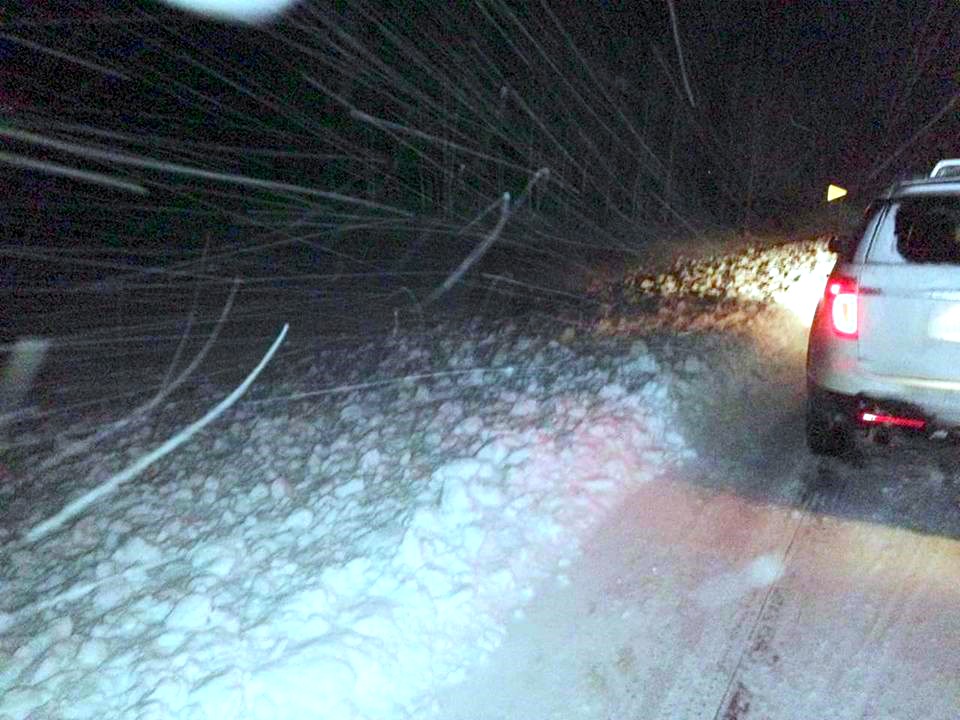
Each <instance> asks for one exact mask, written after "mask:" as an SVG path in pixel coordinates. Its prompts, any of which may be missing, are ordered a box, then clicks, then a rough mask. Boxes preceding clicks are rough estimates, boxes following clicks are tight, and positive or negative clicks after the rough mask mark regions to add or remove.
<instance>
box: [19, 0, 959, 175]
mask: <svg viewBox="0 0 960 720" xmlns="http://www.w3.org/2000/svg"><path fill="white" fill-rule="evenodd" d="M512 5H513V6H514V7H515V8H517V12H518V14H519V15H524V14H528V15H529V16H530V17H534V16H536V18H537V19H538V24H537V25H536V26H537V27H543V24H542V17H541V15H542V12H541V11H540V10H539V9H537V7H536V5H535V4H533V3H530V4H528V3H512ZM414 6H416V7H418V8H419V11H418V12H417V13H411V12H410V11H409V10H408V9H407V8H409V7H411V6H408V5H403V4H383V5H375V7H378V8H380V7H382V8H389V10H385V12H386V13H387V14H390V15H391V16H393V17H398V18H404V17H406V18H408V19H407V20H406V22H407V24H408V29H409V30H410V32H411V33H412V34H413V35H414V36H417V34H418V33H420V32H421V31H422V30H423V31H424V32H427V31H426V30H424V29H423V28H419V27H417V26H416V25H415V24H414V23H413V21H411V20H409V18H410V17H421V13H422V12H423V8H424V7H425V6H423V5H422V4H414ZM5 7H6V11H5V12H4V13H3V15H2V16H0V17H2V19H0V32H5V33H9V34H10V35H13V36H16V37H18V38H22V39H24V40H26V41H28V42H30V41H36V42H41V43H43V44H44V45H46V46H48V47H53V48H54V49H56V47H57V46H58V44H59V43H61V42H62V43H63V45H64V46H68V47H69V48H70V50H71V51H72V52H79V51H81V50H85V51H86V52H87V54H86V55H85V57H89V58H95V59H97V60H98V61H101V62H103V63H104V64H109V65H112V66H117V67H120V68H130V70H131V73H132V74H138V75H142V74H143V73H146V74H148V75H149V73H150V70H149V68H151V67H153V68H158V67H159V68H161V69H163V68H168V67H169V68H172V67H173V66H172V65H169V64H168V62H167V61H166V60H158V57H159V56H158V55H157V53H156V52H155V51H154V50H152V49H151V38H155V37H157V34H158V32H157V30H156V25H155V24H151V23H145V24H143V25H137V24H131V23H128V22H123V23H113V22H108V21H106V20H109V19H111V18H116V17H124V18H133V19H137V18H138V17H140V16H139V15H138V12H139V10H140V9H141V8H148V9H149V12H150V13H151V14H152V16H153V17H154V18H155V19H156V18H159V19H160V21H161V24H168V25H169V27H172V28H174V29H176V32H177V33H178V34H179V35H180V37H181V38H182V41H183V42H184V43H189V42H194V43H195V46H194V47H195V48H196V47H200V48H202V49H203V50H206V51H211V52H212V53H213V55H214V56H215V57H218V58H223V57H231V58H233V59H234V63H235V64H240V65H242V66H244V67H245V68H248V73H249V74H248V77H251V78H254V79H256V80H257V81H258V82H264V83H267V84H269V85H270V86H271V87H272V88H274V89H276V90H277V92H279V93H280V94H281V95H282V93H283V92H284V90H283V88H284V86H286V87H287V92H289V93H291V96H296V95H299V96H304V95H305V94H306V93H307V89H305V88H304V87H303V86H302V85H300V84H299V83H298V82H294V81H293V80H290V82H287V80H288V79H289V78H287V79H285V78H284V77H283V74H284V73H285V72H292V71H291V70H284V69H283V68H282V67H281V66H280V65H279V64H278V63H277V62H276V61H274V60H267V59H265V58H264V57H263V56H262V52H263V49H264V48H265V47H268V46H269V45H270V42H271V41H270V40H269V39H265V38H264V36H263V34H262V33H260V32H258V31H256V32H255V31H249V30H245V29H242V28H234V27H226V26H223V25H220V24H217V23H206V22H202V21H198V20H194V19H188V18H185V17H184V16H182V15H180V14H179V13H178V12H177V11H173V10H168V9H166V8H161V7H158V6H157V5H155V4H153V3H147V2H143V3H129V2H125V3H122V2H103V3H92V2H75V3H55V2H50V3H43V2H39V3H38V2H23V3H21V5H20V6H19V7H17V6H16V5H15V4H14V5H11V4H9V3H7V4H5ZM457 7H458V6H457V5H456V4H454V5H452V6H447V12H448V13H450V14H456V13H457V12H458V10H457ZM552 7H553V8H555V11H556V12H557V14H558V15H559V16H560V19H561V21H562V22H563V24H564V26H565V27H566V29H567V30H568V31H569V32H570V34H571V35H572V36H573V38H574V39H575V41H576V43H577V44H578V46H579V47H581V48H582V49H583V52H584V55H586V56H587V57H588V58H589V59H590V61H591V63H592V64H593V65H594V67H595V68H596V70H597V74H598V76H599V77H601V78H604V79H605V81H607V82H610V83H611V84H614V83H615V82H619V83H620V85H621V86H622V87H625V88H627V90H630V89H633V91H634V94H633V95H631V94H629V93H627V95H626V96H625V98H624V100H623V102H624V103H627V104H628V105H629V104H630V103H639V102H641V101H649V100H650V98H649V93H650V88H658V92H660V93H666V94H668V95H670V94H673V92H672V90H670V86H669V85H667V84H660V85H656V83H655V77H656V76H660V75H662V69H661V68H660V67H659V66H658V65H657V64H656V63H655V62H653V60H652V59H651V48H656V49H657V51H658V52H659V53H660V57H662V58H663V59H665V61H666V62H667V63H668V64H669V66H670V68H671V72H673V73H675V80H676V77H677V76H676V70H677V62H676V59H677V55H676V49H675V46H674V42H673V36H672V33H671V30H670V21H669V14H668V12H667V4H666V3H665V2H628V1H627V0H605V1H603V0H599V1H598V0H592V1H591V2H583V3H576V4H574V3H568V2H553V3H552ZM676 8H677V13H678V17H679V22H680V32H681V37H682V43H683V49H684V53H685V56H686V61H687V67H688V70H689V77H690V81H691V85H692V89H693V93H694V96H695V98H696V102H697V107H696V109H695V111H694V116H695V117H696V119H697V121H698V122H699V123H701V124H702V126H704V127H708V128H709V130H708V131H707V132H708V134H709V135H710V136H711V137H712V141H713V142H716V143H717V144H718V146H723V147H724V150H723V151H722V152H719V153H715V154H713V155H711V160H710V162H713V163H730V164H739V163H740V162H741V160H742V155H738V154H737V152H738V151H737V150H736V147H737V146H738V143H740V145H743V142H742V139H743V137H744V136H745V135H746V134H749V132H751V128H756V127H760V128H761V129H762V132H763V133H764V135H765V137H766V142H768V143H773V144H781V145H782V146H783V148H784V152H785V153H787V154H785V155H784V157H785V158H786V160H785V162H791V161H795V162H797V163H798V164H800V163H803V164H805V165H806V166H808V167H809V168H810V172H811V173H813V174H815V175H816V177H810V178H809V182H810V183H811V184H814V183H819V182H821V180H822V179H823V178H826V177H844V178H848V180H849V182H851V183H853V184H857V183H858V182H859V183H865V182H866V180H867V176H868V174H869V173H870V172H871V171H874V172H875V174H878V181H879V182H881V183H883V182H886V181H887V180H889V179H890V177H891V176H893V175H895V174H897V173H900V172H904V171H907V170H909V169H912V168H915V167H917V166H919V167H920V169H922V168H923V167H925V166H927V165H929V163H930V162H932V161H933V160H934V159H936V157H938V156H939V155H941V154H943V153H953V154H960V147H957V145H958V136H960V123H958V119H957V112H956V109H954V110H953V111H952V112H950V113H947V115H946V116H945V117H944V118H943V119H942V120H941V121H940V122H939V123H937V124H936V125H935V126H934V127H933V128H932V129H931V131H930V132H929V133H927V134H925V135H924V136H923V137H921V138H920V139H919V140H917V141H916V142H915V143H914V144H912V145H911V146H910V148H909V149H908V151H906V152H905V153H904V154H903V155H902V156H901V157H900V158H899V159H898V160H897V161H895V162H891V163H890V164H889V165H888V166H885V167H884V169H883V170H882V171H881V172H879V173H877V168H878V166H880V165H881V163H882V162H883V161H884V159H885V158H888V157H889V156H890V155H891V154H892V153H893V151H894V150H896V149H897V148H899V147H900V146H901V145H902V144H903V143H904V142H906V141H907V140H908V139H909V138H910V137H911V135H912V134H913V133H914V132H915V131H916V130H917V128H918V127H919V126H921V125H922V124H923V123H925V122H927V121H928V120H929V119H930V118H931V117H932V116H933V115H934V114H935V113H936V112H937V111H938V110H940V109H941V108H942V107H943V106H944V104H945V103H946V102H947V100H948V99H949V97H951V95H953V94H955V93H956V92H957V70H956V69H957V67H958V64H960V35H958V33H956V32H955V29H956V28H957V27H960V3H956V2H954V1H953V0H939V1H934V2H912V1H897V2H888V1H886V0H883V1H882V2H881V1H878V2H842V3H837V2H832V1H831V0H827V1H824V2H818V1H808V2H788V1H786V0H781V1H778V2H686V1H684V0H677V2H676ZM80 19H82V20H84V21H85V22H82V23H81V22H78V20H80ZM401 22H403V20H401ZM418 22H420V20H418ZM474 27H475V26H474ZM140 28H146V29H145V30H143V31H141V30H140ZM439 32H441V33H443V32H446V31H445V30H443V29H440V30H439ZM457 32H459V33H461V34H462V33H463V32H464V30H463V28H461V29H460V30H458V31H457ZM142 35H146V36H147V39H144V38H143V37H142ZM169 37H170V36H166V42H168V43H169ZM450 37H452V36H450ZM462 39H463V38H461V40H462ZM544 41H545V42H546V41H547V39H546V38H545V39H544ZM553 41H554V42H556V40H555V39H553ZM185 47H186V45H185ZM271 50H272V51H275V52H276V51H277V48H276V46H274V47H272V48H271ZM191 52H193V51H191ZM505 64H506V65H511V63H510V62H509V61H507V62H506V63H505ZM512 66H513V67H512V71H513V72H517V73H522V71H523V70H522V67H519V66H518V65H517V63H512ZM0 68H2V69H0V93H2V94H0V98H2V101H3V103H4V104H5V106H6V107H8V108H12V109H13V111H14V115H16V114H17V112H18V111H19V112H23V111H24V110H31V111H34V112H36V111H39V112H41V113H44V114H46V115H47V116H54V117H57V118H61V119H74V118H76V119H83V121H85V122H88V123H91V124H100V125H102V126H105V127H109V128H110V129H113V130H122V129H124V128H129V127H131V124H139V126H140V127H141V128H142V129H146V130H148V131H149V130H150V128H151V127H171V123H173V122H174V121H173V120H172V119H175V121H176V123H175V124H179V127H180V128H181V129H180V131H181V132H187V131H189V132H196V133H198V134H202V135H204V136H205V137H208V138H211V139H226V138H229V137H231V133H232V131H231V130H230V129H229V123H228V122H227V123H224V125H223V126H222V127H216V126H215V125H216V123H215V122H212V121H211V120H210V116H209V114H208V115H206V116H204V117H201V116H200V115H199V114H196V115H194V111H193V110H191V109H190V108H189V103H186V104H183V105H181V106H178V101H176V100H174V99H173V97H172V95H170V94H167V95H166V96H165V97H164V96H162V95H163V93H161V92H159V91H158V90H157V89H156V88H154V89H149V88H146V87H144V86H143V85H142V84H141V83H139V82H137V81H135V82H133V83H132V84H131V83H129V82H121V81H119V80H117V79H114V78H109V77H104V76H103V75H98V74H97V73H92V72H90V71H88V70H86V69H84V68H81V67H78V66H77V65H75V64H71V63H64V62H63V61H61V60H58V59H56V58H51V57H50V56H49V55H45V54H43V53H38V52H37V51H36V50H33V49H31V48H29V47H26V46H25V45H24V44H20V43H14V42H11V41H10V40H9V39H8V40H3V39H2V38H0ZM182 71H183V68H182V67H180V68H177V70H176V72H178V73H181V74H179V75H178V77H179V79H181V80H183V81H184V82H185V83H187V84H191V83H192V84H193V85H194V86H195V87H196V88H198V89H201V90H202V91H204V92H209V93H213V94H216V93H218V92H220V91H221V90H222V87H221V88H219V89H218V88H217V87H216V83H214V82H212V81H211V80H210V78H209V77H207V78H204V77H203V76H202V74H200V73H193V74H191V73H186V74H182ZM278 76H279V79H278ZM311 92H313V91H311ZM640 93H647V94H648V96H647V97H646V98H638V94H640ZM176 94H178V95H180V97H184V94H183V92H181V91H177V93H176ZM78 98H79V99H80V100H79V101H78ZM308 99H309V101H310V102H311V103H315V102H318V101H317V100H316V99H315V98H312V97H309V98H308ZM673 100H682V98H672V99H671V101H673ZM681 105H682V103H678V104H677V105H676V109H675V110H673V112H680V111H681ZM81 107H83V108H84V109H83V110H82V111H81V110H80V108H81ZM683 111H684V112H686V110H683ZM148 115H149V116H151V117H148ZM191 118H192V119H191ZM730 148H734V150H731V149H730ZM742 149H743V148H741V150H742ZM689 152H691V153H694V154H695V153H697V152H699V150H698V149H697V148H689ZM789 153H793V154H794V156H793V157H792V158H791V156H790V155H789Z"/></svg>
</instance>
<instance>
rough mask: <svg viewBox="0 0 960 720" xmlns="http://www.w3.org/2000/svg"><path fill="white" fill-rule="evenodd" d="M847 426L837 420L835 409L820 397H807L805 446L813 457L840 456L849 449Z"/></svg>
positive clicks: (850, 439)
mask: <svg viewBox="0 0 960 720" xmlns="http://www.w3.org/2000/svg"><path fill="white" fill-rule="evenodd" d="M851 444H852V437H851V432H850V427H849V424H848V423H846V422H844V421H843V420H841V419H838V414H837V410H836V408H834V407H833V406H832V404H831V403H830V402H828V401H826V400H824V399H823V398H822V397H818V396H817V395H816V394H814V393H810V394H809V395H808V397H807V446H808V447H809V448H810V451H811V452H812V453H813V454H814V455H834V456H835V455H842V454H843V453H844V452H846V451H847V450H849V449H850V446H851Z"/></svg>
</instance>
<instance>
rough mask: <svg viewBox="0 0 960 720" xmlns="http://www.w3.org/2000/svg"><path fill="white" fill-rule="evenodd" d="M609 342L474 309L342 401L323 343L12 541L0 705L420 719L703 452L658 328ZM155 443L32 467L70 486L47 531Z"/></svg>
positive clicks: (404, 347)
mask: <svg viewBox="0 0 960 720" xmlns="http://www.w3.org/2000/svg"><path fill="white" fill-rule="evenodd" d="M566 337H567V339H570V336H569V335H568V336H566ZM573 342H574V344H576V339H575V338H574V339H573ZM598 350H602V348H601V347H600V346H597V347H594V348H593V350H592V351H590V352H586V351H584V350H583V349H582V348H581V349H579V350H578V349H576V348H575V347H572V346H571V344H568V343H563V342H559V341H557V340H549V339H547V338H544V337H533V336H530V335H526V334H524V333H521V332H520V331H518V329H517V328H515V327H512V326H509V325H508V326H499V327H498V328H496V329H494V330H492V331H485V330H483V326H482V325H481V324H480V323H475V324H473V325H470V326H469V327H466V328H462V327H461V328H459V329H457V328H442V329H439V330H438V331H437V333H436V334H434V335H427V336H423V337H420V338H409V339H408V338H399V339H397V340H396V341H393V342H389V343H388V344H387V345H386V346H370V347H366V348H361V349H360V353H359V354H360V356H364V355H368V356H369V355H370V354H371V353H374V352H381V353H384V355H383V360H382V361H381V362H380V363H379V366H378V367H377V368H376V371H375V374H376V378H377V379H380V380H384V379H387V378H389V380H387V381H384V382H374V383H371V384H369V385H368V386H366V387H358V388H356V389H353V390H348V389H341V390H340V391H339V392H329V391H328V390H329V388H330V384H329V383H328V382H327V377H326V374H325V373H324V371H323V370H322V369H323V368H324V367H327V366H331V365H334V364H337V362H338V359H337V358H335V357H329V356H327V355H325V354H323V353H321V354H320V355H319V356H318V357H316V358H315V359H314V360H313V361H312V362H311V363H310V364H309V365H308V366H307V367H306V368H305V369H304V366H303V365H302V364H299V365H296V366H294V367H288V368H287V370H288V375H287V377H286V378H280V377H278V376H277V375H275V376H274V377H273V380H272V382H273V386H272V387H274V388H276V389H277V394H278V395H282V397H280V398H271V397H270V393H269V392H261V393H260V396H261V399H260V400H253V401H251V402H249V403H247V404H246V405H245V406H241V407H240V409H239V410H237V411H236V412H234V413H232V414H231V415H230V417H229V418H226V419H224V420H223V422H221V423H220V425H219V426H218V427H217V429H216V430H214V431H211V432H208V433H207V434H206V435H205V436H203V437H202V439H200V440H199V441H197V442H195V443H193V444H192V445H190V446H188V447H187V448H186V449H184V450H182V451H181V452H179V453H177V454H175V455H174V456H173V457H172V458H171V459H170V460H169V462H168V463H166V464H164V465H162V466H160V467H159V469H158V470H157V471H156V472H154V473H151V474H150V475H149V476H148V477H146V478H143V479H141V480H140V481H136V482H133V483H131V484H130V485H129V486H127V487H124V488H123V489H122V490H121V491H120V492H119V494H118V495H116V496H115V497H113V498H112V499H110V500H109V501H108V502H106V503H103V504H101V505H99V506H97V507H95V508H94V509H93V510H92V511H90V512H89V513H88V514H86V515H85V516H84V517H82V518H81V519H80V520H79V521H77V522H76V523H75V524H73V525H72V526H71V527H69V528H68V529H67V530H66V531H65V532H63V533H62V534H60V535H55V536H53V537H50V538H49V539H46V540H43V541H40V542H39V543H37V544H35V545H33V546H26V547H24V546H15V549H14V550H13V551H11V552H9V553H8V555H7V556H6V557H5V558H4V561H5V562H4V569H3V571H2V572H3V576H2V577H3V580H2V582H3V595H2V601H0V602H2V606H0V607H2V614H0V648H2V653H3V655H2V657H3V662H2V665H0V695H2V699H0V711H2V712H0V716H2V717H4V718H17V719H22V720H26V719H27V718H36V717H57V718H93V717H115V718H158V719H159V718H191V719H197V718H211V719H214V718H216V719H218V720H223V719H227V718H251V719H252V718H264V719H266V718H271V719H279V718H291V719H293V718H296V719H298V720H300V719H302V718H309V717H317V718H320V717H322V718H331V719H336V718H385V717H422V716H423V715H424V713H426V712H428V711H429V709H430V708H429V698H430V691H431V689H433V688H434V687H436V686H438V685H442V684H444V683H449V682H453V681H456V680H458V679H461V678H462V677H463V674H464V672H465V669H466V668H468V667H469V666H470V665H471V664H472V663H474V662H475V661H477V660H478V659H479V658H481V657H482V656H483V655H484V654H486V653H489V652H490V651H491V650H493V649H494V648H495V647H496V646H497V645H498V643H499V642H500V639H501V637H502V634H503V629H504V626H505V622H506V621H507V620H508V619H509V618H511V617H512V616H513V615H514V614H515V613H517V612H521V611H522V608H523V607H524V605H525V604H526V603H527V602H528V601H529V600H530V598H531V597H532V596H533V595H534V593H535V592H536V589H537V586H538V584H539V583H541V582H542V581H543V579H544V578H546V577H548V576H551V575H555V574H557V573H560V572H562V568H563V567H564V564H565V563H569V562H570V560H571V558H572V557H574V556H575V554H576V553H577V550H578V546H579V542H580V539H581V538H582V537H584V535H585V534H586V533H588V532H590V531H591V529H593V528H594V527H595V526H596V525H597V523H599V522H600V521H601V520H602V518H603V517H604V515H605V514H606V513H607V512H608V511H610V510H611V509H612V508H613V507H615V506H616V504H617V502H618V499H619V498H621V497H622V496H623V495H624V494H625V493H628V492H629V491H630V490H631V489H632V488H634V487H636V486H637V485H639V484H641V483H645V482H648V481H650V480H653V479H654V478H656V477H657V476H658V475H659V474H660V473H661V472H662V470H663V468H664V467H665V466H666V465H667V464H669V463H672V462H676V461H677V460H678V459H680V458H682V457H683V456H684V455H685V454H688V451H687V450H686V449H685V446H684V443H683V440H682V438H681V437H680V436H679V435H678V434H677V433H676V432H675V431H674V423H673V422H672V420H671V400H670V397H669V392H668V386H669V382H670V373H669V372H664V371H663V370H662V369H661V368H660V367H659V366H658V364H657V362H656V360H655V359H654V358H653V356H652V355H651V353H650V352H649V350H648V348H647V347H646V346H645V345H644V343H643V342H642V341H636V342H634V343H632V344H630V345H629V346H628V347H626V348H625V350H624V351H623V352H620V353H619V354H617V353H614V352H611V350H610V349H609V348H607V349H606V350H603V352H602V354H597V351H598ZM266 382H269V381H266ZM361 385H362V384H361ZM291 397H292V398H295V399H290V398H291ZM213 400H214V398H212V397H211V398H210V401H211V402H212V401H213ZM189 419H191V418H183V420H184V421H187V420H189ZM152 433H153V429H152V428H144V429H143V430H142V431H141V432H139V433H138V434H136V435H135V436H134V437H133V438H132V439H131V440H130V441H129V445H127V446H125V447H113V448H110V450H109V455H104V456H101V457H98V458H96V460H99V461H100V462H99V463H96V462H93V460H94V458H88V459H86V461H84V462H79V463H74V464H71V465H69V466H68V467H65V468H62V469H61V471H60V472H58V473H54V474H53V475H49V476H46V477H31V476H29V473H28V474H27V475H25V476H24V477H23V479H22V480H21V482H22V483H39V484H42V485H44V486H46V487H48V488H49V487H52V486H54V485H55V486H56V488H57V490H56V492H54V493H52V494H51V495H50V497H51V498H52V499H51V500H48V502H47V504H46V505H43V506H39V507H36V508H32V511H31V513H30V518H29V520H28V522H29V523H35V521H36V520H37V519H39V518H41V517H44V516H47V515H49V514H52V512H54V511H55V510H56V509H58V508H57V507H56V506H55V505H53V503H54V502H63V501H65V500H66V499H68V498H70V497H71V496H73V495H75V494H78V493H79V492H80V491H81V489H82V488H85V487H89V486H91V485H93V484H96V483H97V482H98V481H102V480H103V479H104V478H105V477H106V476H107V475H108V474H109V472H110V471H111V470H113V471H115V470H116V469H117V468H118V467H119V466H121V465H122V464H125V462H126V461H129V460H131V459H133V458H135V457H137V456H138V455H139V454H142V453H143V452H144V451H145V450H146V449H148V442H149V439H150V438H151V437H153V435H152ZM17 489H18V488H17V483H16V482H13V481H8V482H7V483H5V485H4V486H3V492H4V495H5V496H6V497H7V498H11V497H12V496H14V495H15V493H16V492H17ZM24 527H25V526H21V527H16V528H11V527H7V528H5V529H4V532H5V533H6V534H7V535H8V536H10V535H11V534H13V533H15V532H17V533H19V532H22V531H23V530H24Z"/></svg>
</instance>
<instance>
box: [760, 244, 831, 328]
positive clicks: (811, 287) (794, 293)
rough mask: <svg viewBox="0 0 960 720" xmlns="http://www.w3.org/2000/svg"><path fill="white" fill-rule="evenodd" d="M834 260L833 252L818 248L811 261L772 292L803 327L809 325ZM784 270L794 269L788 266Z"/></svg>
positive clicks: (778, 301)
mask: <svg viewBox="0 0 960 720" xmlns="http://www.w3.org/2000/svg"><path fill="white" fill-rule="evenodd" d="M835 261H836V256H835V255H834V254H833V253H831V252H829V251H828V250H826V249H824V248H818V249H817V251H816V254H815V255H814V256H813V258H812V261H811V262H809V263H808V264H807V265H806V266H805V267H803V268H802V269H801V271H800V272H799V274H798V276H797V277H796V278H795V279H794V280H792V281H787V282H785V283H784V287H783V289H782V290H780V291H778V292H775V293H774V294H773V299H774V300H775V301H776V302H777V303H778V304H779V305H782V306H783V307H785V308H786V309H787V310H789V311H790V312H791V313H793V314H794V315H795V316H796V318H797V319H798V320H799V321H800V322H802V323H803V324H804V326H805V327H810V325H811V323H812V322H813V314H814V312H815V311H816V309H817V303H819V302H820V298H821V297H822V295H823V289H824V287H826V284H827V277H829V275H830V271H831V270H833V265H834V262H835ZM784 270H787V271H791V270H794V271H795V269H794V268H790V267H787V268H784ZM795 272H796V271H795Z"/></svg>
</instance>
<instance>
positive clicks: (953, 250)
mask: <svg viewBox="0 0 960 720" xmlns="http://www.w3.org/2000/svg"><path fill="white" fill-rule="evenodd" d="M894 233H895V236H896V238H895V239H896V248H897V252H898V253H900V255H901V257H903V259H904V260H906V261H907V262H910V263H946V264H952V265H960V201H958V198H950V197H930V196H926V197H914V198H903V199H902V200H901V202H900V204H899V207H898V208H897V209H896V220H895V224H894Z"/></svg>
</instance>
